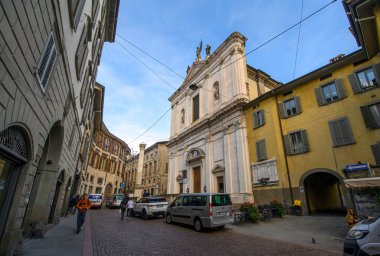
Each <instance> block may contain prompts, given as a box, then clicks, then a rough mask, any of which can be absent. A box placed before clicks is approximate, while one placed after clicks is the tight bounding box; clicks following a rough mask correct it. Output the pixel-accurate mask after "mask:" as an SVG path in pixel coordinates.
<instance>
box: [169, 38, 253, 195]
mask: <svg viewBox="0 0 380 256" xmlns="http://www.w3.org/2000/svg"><path fill="white" fill-rule="evenodd" d="M246 40H247V39H246V38H245V37H244V36H243V35H241V34H240V33H238V32H234V33H232V34H231V35H230V36H229V37H228V38H227V39H226V40H225V41H224V42H223V44H222V45H220V46H219V47H218V48H217V49H216V50H215V52H213V53H212V54H211V55H209V54H207V56H206V60H199V58H197V59H196V61H195V62H194V63H193V64H192V66H191V67H190V68H188V71H187V77H186V79H185V81H184V82H183V84H182V85H181V86H180V88H179V89H178V90H177V91H176V92H175V93H174V94H173V95H172V96H171V97H170V98H169V100H170V102H171V103H172V115H171V134H170V135H171V137H170V141H169V143H168V145H167V146H168V153H169V173H168V194H172V195H173V194H179V193H186V192H187V191H188V192H190V193H195V192H226V193H231V195H232V198H233V200H234V201H235V202H243V201H248V200H252V182H251V175H250V167H249V158H248V157H249V155H248V142H247V140H246V138H247V130H246V129H247V128H246V120H245V119H246V118H245V115H244V112H243V109H242V107H243V106H244V105H245V104H246V103H247V102H248V101H249V100H250V97H249V92H248V88H249V86H248V84H249V81H248V75H247V64H246V58H245V42H246ZM191 84H196V85H197V89H195V90H193V89H190V88H189V86H190V85H191ZM195 97H199V119H197V120H194V113H193V112H194V107H193V105H194V104H196V103H194V98H195ZM195 111H196V110H195ZM195 119H196V118H195Z"/></svg>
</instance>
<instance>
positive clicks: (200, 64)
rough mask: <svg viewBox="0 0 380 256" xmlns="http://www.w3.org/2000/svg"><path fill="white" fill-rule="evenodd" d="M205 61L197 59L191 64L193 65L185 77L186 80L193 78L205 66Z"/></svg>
mask: <svg viewBox="0 0 380 256" xmlns="http://www.w3.org/2000/svg"><path fill="white" fill-rule="evenodd" d="M205 63H206V62H205V61H196V62H194V63H193V65H191V67H190V68H189V69H188V70H187V75H186V78H185V81H188V80H189V79H190V78H192V77H193V76H194V75H195V74H196V73H197V72H198V71H199V70H201V69H202V68H203V66H204V65H205Z"/></svg>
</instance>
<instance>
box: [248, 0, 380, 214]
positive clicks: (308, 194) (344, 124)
mask: <svg viewBox="0 0 380 256" xmlns="http://www.w3.org/2000/svg"><path fill="white" fill-rule="evenodd" d="M356 2H357V4H358V2H364V1H356ZM366 2H371V1H366ZM372 2H373V3H372V4H374V2H375V1H372ZM375 5H376V4H375ZM368 6H371V4H369V5H368ZM378 10H379V7H378V6H377V13H378ZM372 14H373V12H372ZM377 17H379V16H377ZM377 31H378V29H377ZM376 34H377V33H373V34H372V35H371V36H372V37H373V38H372V39H374V38H376V40H378V38H377V37H376ZM367 39H368V38H367ZM372 39H371V40H372ZM362 46H363V49H362V50H359V51H356V52H353V53H351V54H349V55H347V56H343V55H340V56H338V57H336V58H333V59H331V60H330V63H329V64H327V65H325V66H323V67H321V68H319V69H317V70H314V71H312V72H310V73H309V74H306V75H304V76H302V77H300V78H298V79H296V80H293V81H291V82H289V83H287V84H284V85H283V86H281V87H278V88H276V89H274V90H272V91H270V92H268V93H265V94H263V95H261V96H260V97H258V98H257V99H254V100H253V101H251V102H250V103H249V104H247V106H246V108H245V109H246V118H247V127H248V143H249V152H250V162H251V170H252V183H253V193H254V195H255V201H256V203H258V204H263V203H269V202H270V201H271V200H277V201H280V202H284V201H285V202H287V204H292V202H293V201H294V200H301V202H302V208H303V212H304V213H305V214H313V213H316V212H325V211H328V212H331V211H334V212H336V211H342V212H345V209H346V208H347V207H351V206H352V203H353V200H354V197H355V196H356V195H354V193H352V191H350V190H348V189H347V188H346V186H345V184H346V180H347V178H348V172H350V168H351V167H354V166H358V164H359V165H360V164H364V165H365V166H368V168H367V169H366V170H365V172H366V175H367V176H370V177H371V178H370V180H371V181H372V180H373V179H375V180H377V179H378V178H375V177H376V176H380V175H379V174H380V172H379V164H380V161H379V159H380V156H379V154H380V144H379V138H380V133H379V128H380V115H379V113H380V98H379V97H380V57H379V56H378V54H375V53H372V54H371V55H368V51H367V50H366V49H365V47H364V45H362ZM377 49H379V48H377ZM376 52H378V50H377V51H376ZM377 186H378V187H380V182H378V184H377ZM361 193H362V195H361V196H362V199H363V194H365V193H367V192H363V191H362V192H361ZM367 199H368V198H367ZM371 200H373V199H371ZM367 203H368V202H367ZM374 205H375V204H372V206H374ZM379 205H380V202H379ZM379 209H380V207H379V206H378V209H377V210H376V206H375V207H374V208H371V209H367V210H362V211H360V212H361V213H362V214H364V215H372V214H376V213H378V212H380V210H379Z"/></svg>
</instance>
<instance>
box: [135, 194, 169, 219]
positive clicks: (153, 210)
mask: <svg viewBox="0 0 380 256" xmlns="http://www.w3.org/2000/svg"><path fill="white" fill-rule="evenodd" d="M167 206H168V202H166V200H165V198H163V197H154V196H152V197H143V198H141V199H140V200H138V201H137V202H136V203H135V204H134V206H133V211H134V213H135V215H140V216H142V217H143V219H144V220H147V219H148V218H149V217H153V216H155V217H157V216H162V217H163V216H165V210H166V207H167Z"/></svg>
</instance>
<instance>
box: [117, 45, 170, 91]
mask: <svg viewBox="0 0 380 256" xmlns="http://www.w3.org/2000/svg"><path fill="white" fill-rule="evenodd" d="M116 43H117V44H118V45H120V47H121V48H123V49H124V50H125V51H127V52H128V53H129V54H130V55H132V56H133V57H134V58H135V59H137V60H138V61H139V62H140V63H141V64H143V65H144V66H145V67H146V68H147V69H149V70H150V71H151V72H152V73H153V74H155V75H156V76H157V77H158V78H160V79H161V80H162V81H164V82H165V83H166V84H167V85H168V86H170V87H171V88H173V89H174V90H176V88H175V87H174V86H172V85H171V84H170V83H169V82H168V81H166V80H165V79H164V78H163V77H162V76H160V75H159V74H157V73H156V72H155V71H154V70H153V69H151V68H150V67H149V66H148V65H146V64H145V63H144V62H143V61H142V60H140V59H139V58H138V57H137V56H136V55H134V54H133V53H132V52H131V51H129V50H128V49H127V48H126V47H125V46H124V45H122V44H120V43H119V42H118V41H117V40H116Z"/></svg>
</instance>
